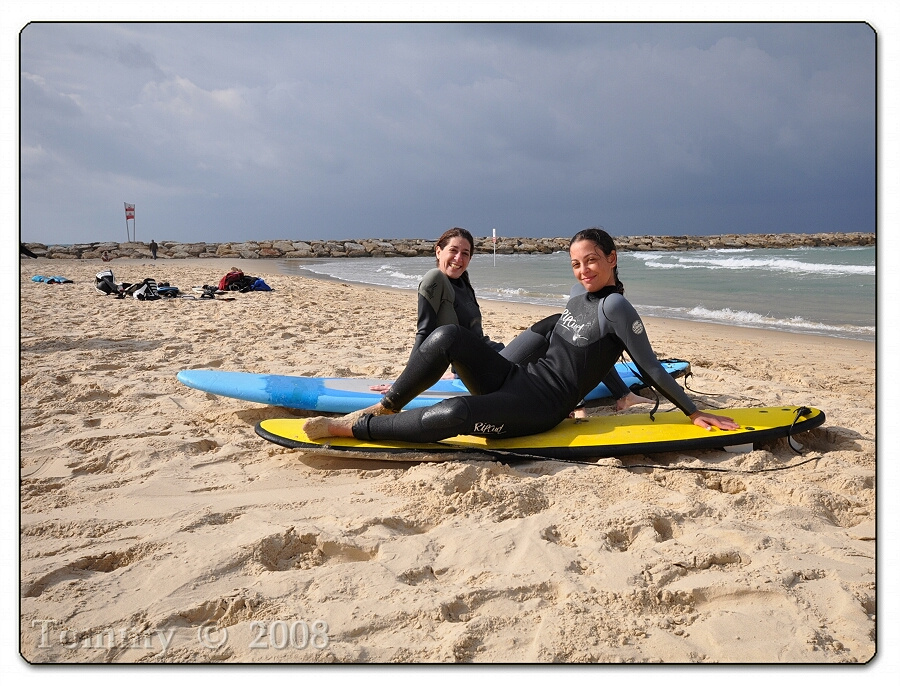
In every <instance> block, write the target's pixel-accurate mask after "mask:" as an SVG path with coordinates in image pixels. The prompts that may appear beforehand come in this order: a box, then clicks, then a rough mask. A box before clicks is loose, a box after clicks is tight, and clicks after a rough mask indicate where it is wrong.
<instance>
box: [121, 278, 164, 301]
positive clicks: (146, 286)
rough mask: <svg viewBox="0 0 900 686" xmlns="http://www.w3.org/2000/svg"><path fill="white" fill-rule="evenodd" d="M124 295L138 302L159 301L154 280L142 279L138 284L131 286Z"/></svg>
mask: <svg viewBox="0 0 900 686" xmlns="http://www.w3.org/2000/svg"><path fill="white" fill-rule="evenodd" d="M125 295H130V296H131V297H133V298H137V299H138V300H159V297H160V296H159V291H158V290H157V288H156V280H155V279H144V280H143V281H141V282H140V283H136V284H132V285H131V286H130V287H129V288H128V289H127V290H126V291H125Z"/></svg>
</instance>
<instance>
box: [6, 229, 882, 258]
mask: <svg viewBox="0 0 900 686" xmlns="http://www.w3.org/2000/svg"><path fill="white" fill-rule="evenodd" d="M614 239H615V241H616V246H617V247H618V249H619V250H621V251H635V250H712V249H729V248H730V249H740V248H795V247H804V246H805V247H826V246H864V245H875V234H874V233H781V234H721V235H716V236H614ZM23 245H25V247H27V248H28V249H29V250H30V251H31V252H33V253H34V254H35V255H37V256H38V257H47V258H51V259H63V260H66V259H68V260H86V259H96V258H100V257H101V256H102V255H103V253H104V252H106V253H108V255H109V256H110V257H111V258H130V259H149V258H150V248H149V245H148V244H147V243H141V242H130V243H113V242H104V243H76V244H73V245H44V244H43V243H24V244H23ZM158 246H159V248H158V250H157V256H158V257H159V258H164V259H186V258H198V257H199V258H212V257H222V258H243V259H305V258H333V257H419V256H430V255H433V254H434V240H424V239H415V238H395V239H381V238H377V239H356V240H310V241H301V240H289V239H282V240H261V241H244V242H229V243H180V242H178V241H160V242H158ZM496 247H497V254H499V255H510V254H514V253H529V254H534V253H553V252H556V251H559V250H568V248H569V238H568V237H566V238H511V237H498V238H497V246H496ZM493 250H494V244H493V241H492V238H490V237H487V238H476V252H493Z"/></svg>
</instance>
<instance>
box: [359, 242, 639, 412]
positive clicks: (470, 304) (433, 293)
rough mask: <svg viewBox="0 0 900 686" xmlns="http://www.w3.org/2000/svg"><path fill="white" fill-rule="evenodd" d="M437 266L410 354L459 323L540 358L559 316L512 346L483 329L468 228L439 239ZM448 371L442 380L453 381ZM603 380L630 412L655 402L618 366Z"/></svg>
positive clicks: (518, 357) (510, 355) (522, 358)
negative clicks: (625, 379)
mask: <svg viewBox="0 0 900 686" xmlns="http://www.w3.org/2000/svg"><path fill="white" fill-rule="evenodd" d="M434 252H435V260H436V262H437V266H436V267H435V268H434V269H431V270H430V271H428V272H427V273H426V274H425V276H424V277H423V278H422V281H421V282H420V283H419V290H418V324H417V327H416V339H415V342H414V343H413V349H412V352H411V353H410V359H411V360H412V359H413V358H414V357H415V355H416V351H417V350H418V349H419V346H420V345H422V343H423V342H424V341H425V339H426V338H428V336H430V335H431V334H432V333H434V331H435V329H437V328H438V327H439V326H445V325H448V324H458V325H459V326H461V327H463V328H464V329H468V330H469V331H471V332H472V333H473V334H475V335H476V336H478V337H479V338H481V339H482V340H483V341H484V343H485V344H487V345H488V346H490V347H491V348H493V349H494V350H497V351H499V352H500V354H501V355H502V356H503V357H505V358H506V359H507V360H509V361H510V362H512V363H514V364H525V363H527V362H534V361H536V360H537V359H539V358H540V357H541V356H543V355H544V353H545V352H546V351H547V347H548V345H549V339H550V335H551V333H552V331H553V327H554V325H555V324H556V320H557V319H558V318H559V315H552V316H551V317H547V318H545V319H543V320H541V321H539V322H537V323H536V324H533V325H532V326H531V327H529V328H528V329H527V330H526V331H524V332H522V333H521V334H520V335H519V336H517V337H516V338H515V339H514V340H513V341H512V342H510V345H509V346H508V347H504V345H503V344H502V343H498V342H496V341H492V340H490V338H488V337H487V336H485V334H484V330H483V329H482V324H481V322H482V320H481V308H480V307H479V305H478V301H477V300H476V298H475V289H474V288H473V287H472V283H471V282H470V281H469V272H468V268H469V262H470V260H471V259H472V255H473V254H474V253H475V239H474V238H473V237H472V234H471V233H469V231H467V230H466V229H463V228H460V227H454V228H452V229H448V230H447V231H445V232H444V233H443V234H441V237H440V238H438V240H437V243H436V244H435V248H434ZM454 377H455V374H454V373H453V372H451V371H446V372H445V373H444V374H443V376H442V377H441V378H444V379H452V378H454ZM603 383H604V384H606V387H607V388H608V389H609V391H610V392H611V393H612V395H613V397H614V398H615V399H616V409H617V410H624V409H625V408H627V407H630V406H632V405H635V404H637V403H640V402H650V401H649V400H647V399H646V398H642V397H641V396H639V395H637V394H635V393H632V392H631V390H630V389H629V388H628V386H626V385H625V383H624V382H623V381H622V378H621V377H620V376H619V374H618V373H617V372H616V370H615V368H613V369H610V371H609V373H608V374H607V375H606V376H605V377H604V378H603ZM370 388H371V390H373V391H381V392H386V391H387V390H388V389H389V388H390V385H380V386H370Z"/></svg>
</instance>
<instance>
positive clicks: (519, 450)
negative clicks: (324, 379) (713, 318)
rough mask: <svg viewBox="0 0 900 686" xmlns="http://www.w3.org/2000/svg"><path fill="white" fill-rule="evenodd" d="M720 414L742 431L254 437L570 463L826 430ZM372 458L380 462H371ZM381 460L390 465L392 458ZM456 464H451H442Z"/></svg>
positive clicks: (815, 415) (294, 425)
mask: <svg viewBox="0 0 900 686" xmlns="http://www.w3.org/2000/svg"><path fill="white" fill-rule="evenodd" d="M715 414H720V415H723V416H726V417H731V418H732V419H734V420H735V421H736V422H737V423H738V424H740V428H739V429H737V430H736V431H722V430H720V429H711V430H709V431H707V430H706V429H702V428H700V427H698V426H695V425H694V424H692V423H691V422H690V420H688V418H687V417H685V416H684V415H683V414H681V413H680V412H666V413H656V414H655V415H654V418H653V419H651V418H650V415H649V414H626V415H615V416H608V417H591V418H589V419H566V420H563V422H562V423H560V424H559V425H558V426H556V427H554V428H553V429H551V430H550V431H546V432H544V433H541V434H534V435H531V436H520V437H518V438H486V437H483V436H455V437H454V438H448V439H446V440H443V441H440V442H438V443H406V442H401V441H384V442H369V441H359V440H356V439H354V438H335V437H329V438H324V439H317V440H313V439H311V438H309V437H308V436H307V435H306V434H305V433H304V431H303V425H304V422H305V421H306V420H305V419H296V418H294V419H266V420H263V421H261V422H259V424H257V425H256V433H257V434H259V435H260V436H261V437H263V438H265V439H266V440H269V441H272V442H273V443H277V444H278V445H282V446H285V447H288V448H304V449H331V450H352V451H356V452H363V453H387V454H390V453H419V454H421V458H419V457H413V458H410V459H425V460H428V459H433V458H428V457H426V456H425V455H427V454H434V453H453V452H470V451H476V452H481V453H495V454H498V455H509V456H513V457H514V456H519V455H521V456H522V457H529V456H534V457H550V458H557V459H568V460H583V459H595V458H599V457H615V456H619V455H633V454H637V453H658V452H669V451H673V450H711V449H715V448H724V447H727V446H735V445H745V444H760V443H766V442H770V441H773V440H776V439H778V438H784V437H787V436H793V435H795V434H797V433H801V432H803V431H809V430H810V429H814V428H816V427H818V426H821V425H822V424H823V423H824V421H825V413H824V412H822V411H821V410H819V409H816V408H811V407H803V406H796V405H791V406H781V407H753V408H729V409H727V410H718V411H717V412H716V413H715ZM373 457H374V456H373ZM381 459H390V458H388V457H387V455H385V456H383V457H382V458H381ZM442 459H452V458H446V457H445V458H442Z"/></svg>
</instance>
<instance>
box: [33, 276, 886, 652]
mask: <svg viewBox="0 0 900 686" xmlns="http://www.w3.org/2000/svg"><path fill="white" fill-rule="evenodd" d="M232 263H235V264H238V265H239V266H242V268H243V269H244V271H245V272H247V273H253V274H257V275H263V276H264V277H265V278H266V281H267V282H268V283H269V284H270V285H271V286H272V287H273V288H274V289H275V290H274V291H272V292H268V293H263V292H255V293H247V294H236V295H235V296H234V300H231V301H227V300H222V299H220V300H215V301H209V300H199V299H196V300H194V299H174V300H163V301H158V302H140V301H136V300H134V299H127V300H117V299H115V298H112V297H104V296H102V295H100V294H98V293H97V292H96V291H95V290H94V285H93V281H94V274H95V273H96V272H97V271H98V270H99V269H100V268H101V267H102V266H104V265H101V263H99V262H91V261H85V262H82V261H77V262H76V261H73V262H69V261H60V260H56V261H52V262H49V261H47V260H26V261H23V262H22V264H21V332H20V335H21V371H20V384H21V386H20V392H21V400H20V402H21V427H20V432H21V444H20V446H21V448H20V449H21V452H20V477H21V482H20V495H21V502H20V525H21V530H20V550H19V553H20V556H21V560H20V565H21V569H20V577H21V579H20V581H21V585H20V610H21V617H20V631H21V645H20V650H21V653H22V655H23V656H24V658H25V659H26V660H27V661H29V662H33V663H45V662H98V663H99V662H149V663H153V662H168V663H173V662H174V663H180V662H253V663H256V662H271V663H277V662H297V661H299V662H379V663H381V662H420V663H443V662H455V661H475V662H505V663H509V662H553V661H561V662H582V661H597V662H604V663H611V662H665V663H690V662H717V663H753V662H763V663H803V664H808V663H837V662H860V663H862V662H866V661H869V660H870V659H871V658H872V656H873V654H874V652H875V646H876V644H875V628H876V618H875V606H876V588H875V570H876V564H875V562H876V561H875V346H874V344H871V343H864V342H858V341H849V340H839V339H832V338H824V337H814V336H798V335H782V334H773V333H770V332H765V331H759V330H753V329H742V328H733V327H723V326H714V325H708V326H703V325H698V324H692V323H687V322H679V321H671V320H659V319H648V320H647V321H646V324H647V328H648V331H649V333H650V337H651V340H652V341H653V342H654V346H655V348H656V350H657V353H658V354H659V355H660V356H672V357H681V358H686V359H689V360H690V361H691V362H692V365H693V376H692V377H691V379H690V381H689V383H688V385H689V387H690V388H691V389H692V390H693V394H692V395H693V397H694V398H695V399H696V400H698V401H701V402H708V403H709V404H710V405H711V406H714V407H722V408H727V407H737V406H752V405H778V404H808V405H814V406H816V407H819V408H822V409H823V410H824V411H825V413H826V414H827V416H828V421H827V422H826V424H825V425H824V426H823V427H821V428H820V429H816V430H814V431H813V432H810V433H808V434H804V435H802V436H801V437H800V438H801V442H804V443H805V444H806V446H807V450H806V452H805V455H804V456H803V457H799V456H798V455H796V454H795V453H794V452H792V451H791V450H790V448H789V446H788V445H787V443H786V442H785V441H783V440H782V441H779V442H776V443H774V444H771V445H767V446H765V447H763V448H762V449H757V450H754V451H753V452H750V453H746V454H733V453H726V452H718V451H717V452H713V451H709V452H694V453H684V454H681V453H667V454H663V455H657V456H653V457H652V459H651V457H646V456H635V457H633V458H632V457H629V458H624V459H622V460H601V461H599V463H598V464H597V465H585V466H577V465H569V464H560V463H551V462H539V461H523V462H517V463H513V464H508V465H507V464H500V463H496V462H491V461H478V460H459V461H452V462H447V463H439V464H434V463H431V464H428V463H424V464H415V463H400V464H391V463H384V462H378V461H367V460H364V461H359V460H356V461H354V460H352V459H348V458H346V457H339V456H334V455H322V454H321V453H314V452H306V453H304V452H300V451H296V450H288V449H285V448H281V447H279V446H276V445H274V444H272V443H268V442H265V441H263V440H262V439H260V438H258V437H257V436H256V435H255V434H254V431H253V427H254V425H255V423H256V422H257V421H259V420H260V419H263V418H268V417H279V416H287V415H290V414H295V415H297V416H304V415H305V414H308V413H302V412H294V413H291V412H289V411H287V410H285V409H283V408H277V407H265V406H261V405H255V404H250V403H246V402H240V401H237V400H231V399H227V398H218V397H214V396H211V395H207V394H204V393H201V392H198V391H195V390H191V389H189V388H186V387H184V386H182V385H181V384H179V383H178V382H177V381H176V379H175V374H176V373H177V372H178V371H179V370H181V369H185V368H217V369H223V370H226V369H227V370H237V371H248V372H266V373H286V374H299V375H319V376H366V377H373V376H376V377H384V378H392V377H394V376H395V375H397V374H398V373H399V372H400V371H401V370H402V368H403V364H404V362H405V360H406V356H407V354H408V351H409V348H410V345H411V343H412V340H413V336H414V329H415V296H414V294H413V293H412V292H405V293H403V292H397V291H387V290H383V289H377V288H372V287H359V286H351V285H347V284H342V283H338V282H328V281H320V280H311V279H306V278H302V277H298V276H285V275H280V274H277V273H271V274H270V273H267V272H268V271H271V270H272V269H274V265H271V264H270V263H269V264H267V263H264V262H260V261H251V262H243V263H241V262H240V261H228V262H222V261H218V260H215V261H211V260H197V261H180V260H179V261H174V260H173V261H162V260H161V261H158V262H155V263H154V262H150V261H146V262H144V261H131V260H122V261H114V262H112V263H111V265H110V266H111V268H112V269H113V270H114V272H115V275H116V278H117V280H119V281H136V280H139V279H141V278H144V277H148V276H151V277H154V278H155V279H157V280H158V281H168V282H170V283H172V284H173V285H176V286H179V287H181V288H182V289H189V288H190V287H191V286H195V285H203V284H212V283H215V282H217V281H218V279H219V278H220V277H221V276H222V275H223V274H224V273H225V272H226V271H227V269H228V267H229V266H231V264H232ZM34 274H44V275H47V276H52V275H55V274H62V275H64V276H67V277H68V278H70V279H73V280H74V281H75V283H74V284H70V285H52V286H51V285H45V284H38V283H33V282H32V281H31V280H30V277H31V276H32V275H34ZM482 306H483V310H484V319H485V323H486V326H485V329H486V332H487V333H488V334H489V335H490V336H491V337H492V338H494V339H497V340H509V339H510V338H511V337H512V336H514V335H515V334H516V333H518V332H519V331H521V330H522V329H523V328H524V327H525V326H527V325H528V324H529V323H531V322H532V321H534V320H535V319H537V318H538V317H539V316H542V315H543V314H545V313H546V310H545V309H542V308H534V307H526V306H514V305H508V304H500V303H491V302H483V303H482ZM642 410H645V408H641V407H638V408H636V410H635V411H642ZM591 412H592V413H608V412H610V409H609V408H596V409H592V410H591ZM811 457H814V458H818V459H815V460H813V461H809V462H806V463H805V464H802V465H799V466H797V467H795V468H792V469H786V470H782V471H759V470H765V469H771V468H776V467H782V466H786V465H794V464H798V463H801V462H803V461H804V460H807V459H809V458H811ZM648 462H653V463H655V464H658V465H662V466H678V467H692V468H697V467H704V466H706V467H715V468H718V469H725V470H727V471H719V472H715V471H684V470H662V469H633V470H625V469H618V468H614V467H615V466H616V465H623V464H626V465H627V464H636V463H641V464H646V463H648Z"/></svg>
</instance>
